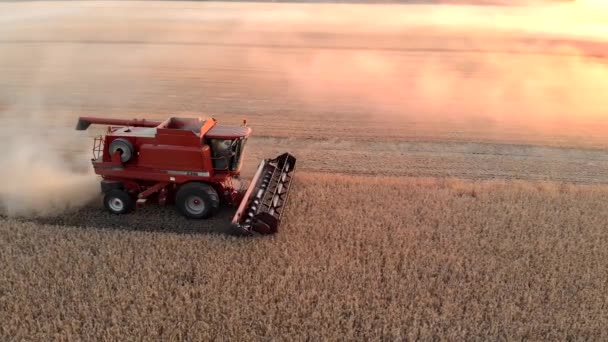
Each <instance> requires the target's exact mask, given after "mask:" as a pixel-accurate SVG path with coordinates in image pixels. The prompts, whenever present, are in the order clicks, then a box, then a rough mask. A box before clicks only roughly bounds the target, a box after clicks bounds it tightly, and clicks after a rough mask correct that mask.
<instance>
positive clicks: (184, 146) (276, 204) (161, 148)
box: [76, 117, 296, 235]
mask: <svg viewBox="0 0 608 342" xmlns="http://www.w3.org/2000/svg"><path fill="white" fill-rule="evenodd" d="M92 124H98V125H106V126H108V127H107V132H106V134H105V136H100V137H97V138H95V142H94V146H93V159H92V160H91V161H92V164H93V168H94V170H95V173H97V174H98V175H100V176H101V178H102V180H101V189H102V192H103V193H104V205H105V207H106V209H107V210H108V211H110V212H111V213H113V214H117V215H122V214H126V213H128V212H130V211H131V210H134V209H135V208H136V207H140V206H143V205H145V203H146V202H147V201H149V200H155V201H156V202H157V203H159V204H160V205H164V204H166V203H175V205H176V207H177V209H178V210H179V211H180V212H181V213H182V214H183V215H184V216H186V217H189V218H194V219H204V218H207V217H210V216H212V215H213V214H215V213H216V212H217V210H218V208H219V207H220V204H221V203H224V204H229V205H232V206H235V207H237V208H238V209H237V212H236V214H235V215H234V218H233V219H232V221H231V222H230V227H231V231H232V232H233V233H240V234H245V235H252V234H254V233H259V234H274V233H276V232H277V231H278V229H279V225H280V224H281V219H282V218H283V214H284V212H285V207H286V204H287V198H288V194H289V190H290V188H291V182H292V180H293V176H294V171H295V164H296V158H295V157H294V156H293V155H291V154H289V153H284V154H282V155H280V156H278V157H276V158H274V159H265V160H263V161H262V162H261V163H260V165H259V167H258V169H257V171H256V173H255V176H254V178H253V179H252V181H251V184H250V186H249V187H248V188H247V190H246V191H242V189H236V188H235V186H234V184H235V183H236V184H238V183H237V182H233V180H235V179H238V178H239V177H240V173H241V165H242V162H243V160H244V157H243V153H244V148H245V144H246V142H247V139H248V137H249V135H250V134H251V132H252V130H251V128H249V127H247V124H246V121H245V120H244V121H243V125H242V126H230V125H220V124H218V123H217V122H216V120H215V119H213V118H208V119H202V118H176V117H172V118H169V119H167V120H164V121H155V120H146V119H132V120H123V119H109V118H91V117H81V118H79V121H78V124H77V126H76V129H77V130H86V129H88V127H89V126H90V125H92ZM227 223H228V222H227Z"/></svg>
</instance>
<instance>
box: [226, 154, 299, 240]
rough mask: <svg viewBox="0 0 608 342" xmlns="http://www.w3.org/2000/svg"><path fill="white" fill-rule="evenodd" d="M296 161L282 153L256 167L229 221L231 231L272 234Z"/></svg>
mask: <svg viewBox="0 0 608 342" xmlns="http://www.w3.org/2000/svg"><path fill="white" fill-rule="evenodd" d="M295 166H296V158H295V157H294V156H292V155H291V154H289V153H284V154H282V155H280V156H278V157H276V158H274V159H266V160H264V161H262V162H261V163H260V166H259V167H258V169H257V171H256V173H255V176H254V177H253V179H252V180H251V184H250V186H249V188H248V189H247V191H246V192H245V195H244V197H243V199H242V200H241V203H240V205H239V207H238V209H237V212H236V214H235V215H234V218H233V219H232V227H233V229H234V230H235V231H236V232H239V233H243V234H252V233H253V232H257V233H260V234H274V233H276V232H277V231H278V229H279V225H280V224H281V217H282V216H283V212H284V210H285V206H286V204H287V198H288V197H289V190H290V187H291V181H292V179H293V176H294V172H295Z"/></svg>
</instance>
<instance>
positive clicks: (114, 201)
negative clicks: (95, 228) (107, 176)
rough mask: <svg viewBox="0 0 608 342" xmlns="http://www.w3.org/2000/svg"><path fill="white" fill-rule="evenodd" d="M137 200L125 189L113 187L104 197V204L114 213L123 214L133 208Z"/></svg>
mask: <svg viewBox="0 0 608 342" xmlns="http://www.w3.org/2000/svg"><path fill="white" fill-rule="evenodd" d="M134 204H135V202H134V201H133V198H131V196H129V194H128V193H126V192H125V191H124V190H120V189H112V190H110V191H108V192H106V195H105V196H104V197H103V206H104V207H105V208H106V209H107V210H108V211H109V212H111V213H112V214H116V215H122V214H126V213H128V212H130V211H131V210H133V207H134Z"/></svg>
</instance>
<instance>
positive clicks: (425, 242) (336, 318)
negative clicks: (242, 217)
mask: <svg viewBox="0 0 608 342" xmlns="http://www.w3.org/2000/svg"><path fill="white" fill-rule="evenodd" d="M291 199H292V201H291V203H290V208H289V212H288V217H289V220H288V222H287V223H286V224H285V225H284V226H283V228H282V232H281V233H280V234H279V235H277V236H276V237H271V238H256V239H238V238H232V237H227V236H224V235H217V234H190V233H192V232H191V231H189V230H188V225H190V224H191V223H192V222H191V221H187V220H182V219H181V218H180V217H179V216H177V215H176V214H171V213H169V212H167V211H166V210H165V209H163V210H155V209H154V208H149V209H148V210H146V211H145V212H138V213H136V214H133V215H131V216H130V217H129V218H128V220H127V221H120V220H114V219H113V218H111V217H110V216H109V215H106V214H105V213H103V212H102V211H101V210H102V209H101V208H97V207H90V208H87V209H83V210H82V211H81V212H79V213H77V214H70V215H65V216H64V217H59V218H55V219H46V220H44V221H42V220H41V221H37V222H30V221H25V220H12V219H2V220H1V221H0V243H1V244H2V246H0V251H1V252H0V289H1V290H2V291H0V318H1V319H2V321H3V324H2V326H1V327H0V336H1V337H0V339H9V338H12V339H19V338H27V339H31V338H37V339H41V340H48V339H49V338H51V337H55V338H59V337H65V338H69V337H72V338H74V337H81V338H83V339H85V340H90V339H91V338H93V337H95V338H100V337H101V338H104V337H105V338H116V337H118V336H119V335H122V336H124V335H126V334H129V335H131V336H134V337H135V336H137V337H140V338H143V337H147V338H153V337H157V336H162V337H165V338H170V337H173V338H189V339H191V340H200V339H211V338H220V337H221V338H224V339H231V340H251V339H253V338H261V337H282V338H285V339H287V340H296V339H297V340H301V339H305V338H309V339H313V340H325V339H336V338H345V339H354V338H357V339H369V338H381V337H384V338H387V339H401V338H405V337H411V338H416V337H420V338H425V339H428V338H431V337H439V338H444V339H484V340H488V339H490V340H494V339H500V338H503V339H521V338H526V339H543V340H555V339H566V338H573V337H577V338H583V339H595V340H603V339H606V338H608V336H607V335H606V330H605V326H606V325H607V324H608V317H607V316H606V315H605V307H606V305H608V289H607V283H608V248H606V247H607V245H608V227H607V222H608V210H606V203H608V188H606V187H586V186H570V185H555V184H541V183H525V182H506V181H505V182H496V181H492V182H468V181H458V180H437V179H415V178H412V179H404V178H371V177H354V176H339V175H325V174H315V173H299V174H298V178H297V182H296V184H295V188H294V192H293V195H292V197H291ZM227 215H228V214H227ZM157 221H161V222H162V224H158V223H155V222H157ZM41 222H45V223H46V224H41ZM121 222H122V223H121ZM136 222H139V227H138V226H137V224H136ZM66 223H69V224H70V225H71V227H64V226H60V225H58V224H66ZM216 223H217V222H211V224H212V225H213V224H216ZM197 225H198V224H197ZM93 227H95V228H93ZM149 228H151V229H149ZM145 230H154V231H156V232H145ZM201 230H202V231H203V232H205V231H207V230H205V229H201ZM209 230H214V229H213V228H209ZM175 232H185V233H189V234H175Z"/></svg>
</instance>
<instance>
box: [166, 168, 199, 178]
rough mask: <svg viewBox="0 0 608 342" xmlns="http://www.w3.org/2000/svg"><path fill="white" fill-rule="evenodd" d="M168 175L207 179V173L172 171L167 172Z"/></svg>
mask: <svg viewBox="0 0 608 342" xmlns="http://www.w3.org/2000/svg"><path fill="white" fill-rule="evenodd" d="M167 173H168V174H170V175H182V176H195V177H209V172H195V171H173V170H168V171H167Z"/></svg>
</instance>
